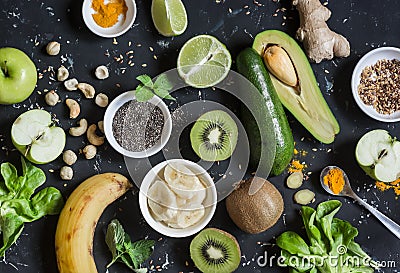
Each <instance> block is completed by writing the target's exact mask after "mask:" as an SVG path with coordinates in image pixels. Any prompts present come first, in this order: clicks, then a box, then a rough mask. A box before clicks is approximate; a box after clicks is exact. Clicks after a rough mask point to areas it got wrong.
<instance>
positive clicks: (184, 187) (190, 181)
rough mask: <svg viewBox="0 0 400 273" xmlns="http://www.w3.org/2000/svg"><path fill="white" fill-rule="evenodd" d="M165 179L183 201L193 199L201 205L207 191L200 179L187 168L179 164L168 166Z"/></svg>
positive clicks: (165, 170)
mask: <svg viewBox="0 0 400 273" xmlns="http://www.w3.org/2000/svg"><path fill="white" fill-rule="evenodd" d="M164 178H165V181H166V182H167V183H168V186H169V187H170V188H171V190H173V191H174V192H175V193H176V195H177V196H178V197H180V198H182V199H192V198H193V197H195V196H196V199H197V200H196V203H201V202H202V201H203V200H204V198H205V196H206V191H205V187H204V185H203V183H202V182H201V181H200V179H199V178H198V177H197V176H196V175H195V174H194V173H193V172H192V171H191V170H190V169H188V168H187V167H185V166H183V165H178V164H168V165H167V166H166V167H165V169H164Z"/></svg>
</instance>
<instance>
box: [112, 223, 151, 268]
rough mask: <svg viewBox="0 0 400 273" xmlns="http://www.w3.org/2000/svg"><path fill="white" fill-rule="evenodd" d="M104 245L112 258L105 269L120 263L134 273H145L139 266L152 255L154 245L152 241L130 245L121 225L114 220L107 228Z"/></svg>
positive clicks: (141, 241) (142, 241)
mask: <svg viewBox="0 0 400 273" xmlns="http://www.w3.org/2000/svg"><path fill="white" fill-rule="evenodd" d="M106 244H107V246H108V248H109V249H110V251H111V253H112V256H113V259H112V261H111V262H110V263H109V264H108V265H107V268H108V267H110V266H111V265H112V264H114V263H115V262H122V263H124V264H125V265H126V266H128V267H129V268H130V269H131V270H133V271H135V272H147V269H146V271H144V269H143V268H142V269H141V268H140V264H142V263H143V262H144V261H146V260H147V259H148V258H149V257H150V255H151V254H152V252H153V247H154V244H155V242H154V241H153V240H140V241H137V242H134V243H132V242H131V239H130V237H129V235H128V234H127V233H126V232H125V231H124V228H123V227H122V225H121V224H120V223H119V221H118V220H116V219H114V220H112V221H111V223H110V224H109V225H108V228H107V233H106ZM136 270H138V271H136Z"/></svg>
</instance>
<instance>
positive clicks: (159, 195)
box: [139, 159, 217, 238]
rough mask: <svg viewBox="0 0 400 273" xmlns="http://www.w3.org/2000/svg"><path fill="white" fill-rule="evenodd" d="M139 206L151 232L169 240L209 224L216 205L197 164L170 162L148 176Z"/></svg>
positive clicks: (207, 178) (205, 175) (210, 184)
mask: <svg viewBox="0 0 400 273" xmlns="http://www.w3.org/2000/svg"><path fill="white" fill-rule="evenodd" d="M139 205H140V209H141V211H142V214H143V216H144V218H145V220H146V221H147V223H148V224H149V225H150V226H151V227H152V228H153V229H155V230H156V231H158V232H159V233H161V234H163V235H166V236H170V237H176V238H179V237H187V236H191V235H193V234H195V233H197V232H199V231H200V230H202V229H203V228H204V227H205V226H206V225H207V224H208V223H209V222H210V220H211V218H212V217H213V215H214V213H215V209H216V206H217V191H216V188H215V185H214V181H213V180H212V178H211V176H210V175H209V174H208V173H207V172H206V171H205V170H204V169H203V168H202V167H201V166H200V165H198V164H196V163H194V162H191V161H188V160H184V159H172V160H168V161H164V162H162V163H160V164H158V165H156V166H155V167H153V169H151V170H150V171H149V172H148V173H147V175H146V176H145V178H144V179H143V182H142V184H141V186H140V193H139Z"/></svg>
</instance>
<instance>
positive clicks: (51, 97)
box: [44, 90, 60, 106]
mask: <svg viewBox="0 0 400 273" xmlns="http://www.w3.org/2000/svg"><path fill="white" fill-rule="evenodd" d="M59 99H60V97H59V96H58V94H57V93H56V92H55V91H54V90H51V91H50V92H47V93H46V96H45V97H44V100H45V101H46V103H47V104H48V105H49V106H54V105H56V104H57V103H58V100H59Z"/></svg>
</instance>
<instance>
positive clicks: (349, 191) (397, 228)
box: [320, 166, 400, 239]
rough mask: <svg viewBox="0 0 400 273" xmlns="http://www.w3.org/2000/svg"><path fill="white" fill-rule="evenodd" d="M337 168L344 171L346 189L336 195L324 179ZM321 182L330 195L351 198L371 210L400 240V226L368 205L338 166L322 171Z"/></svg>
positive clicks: (328, 167)
mask: <svg viewBox="0 0 400 273" xmlns="http://www.w3.org/2000/svg"><path fill="white" fill-rule="evenodd" d="M334 168H337V169H339V170H341V171H342V173H343V177H344V181H345V184H344V188H343V190H342V191H341V192H340V193H339V194H334V193H333V192H332V191H331V189H330V188H329V187H328V186H327V185H325V184H324V177H325V175H327V173H328V172H329V170H331V169H334ZM320 182H321V185H322V187H323V188H324V189H325V190H326V191H327V192H328V193H330V194H332V195H335V196H346V197H351V198H353V199H354V200H356V201H357V202H358V203H359V204H360V205H362V206H363V207H364V208H366V209H367V210H369V211H370V212H371V213H372V214H373V215H374V216H375V217H376V218H378V220H379V221H381V222H382V224H384V225H385V226H386V227H387V228H388V229H389V230H390V231H391V232H393V234H394V235H396V237H397V238H399V239H400V225H398V224H397V223H395V222H394V221H393V220H392V219H390V218H389V217H387V216H386V215H384V214H383V213H382V212H380V211H378V210H377V209H375V208H374V207H372V206H371V205H369V204H368V203H366V202H365V201H364V200H362V199H361V198H360V197H358V195H357V194H355V193H354V191H353V189H352V188H351V186H350V182H349V178H348V177H347V175H346V173H345V172H344V171H343V170H342V169H340V168H339V167H336V166H327V167H325V168H324V169H323V170H322V171H321V176H320Z"/></svg>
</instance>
